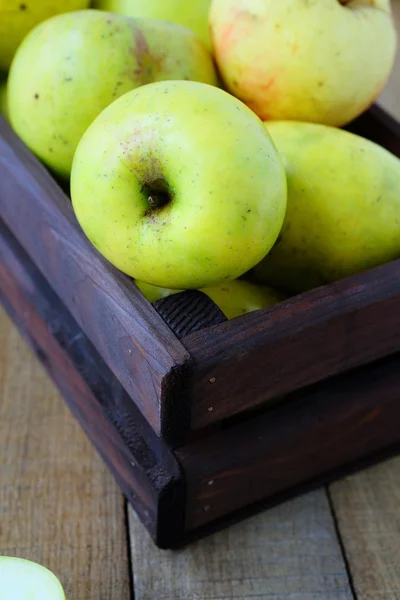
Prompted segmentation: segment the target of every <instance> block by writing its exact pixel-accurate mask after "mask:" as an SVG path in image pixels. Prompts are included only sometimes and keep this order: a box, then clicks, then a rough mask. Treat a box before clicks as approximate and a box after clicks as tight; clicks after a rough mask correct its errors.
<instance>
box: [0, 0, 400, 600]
mask: <svg viewBox="0 0 400 600" xmlns="http://www.w3.org/2000/svg"><path fill="white" fill-rule="evenodd" d="M393 4H394V8H395V11H396V14H397V17H398V22H399V24H400V0H394V3H393ZM381 102H382V104H383V105H384V106H385V107H386V108H388V109H390V110H391V111H392V112H393V113H394V114H396V116H397V117H398V118H399V119H400V53H399V60H398V63H397V66H396V69H395V71H394V74H393V77H392V79H391V82H390V85H389V86H388V88H387V89H386V90H385V92H384V94H383V95H382V100H381ZM0 554H6V555H14V556H20V557H24V558H29V559H31V560H35V561H38V562H40V563H42V564H44V565H46V566H48V567H49V568H50V569H52V570H53V571H54V572H55V573H56V574H57V575H58V576H59V577H60V579H61V581H62V583H63V585H64V587H65V590H66V593H67V598H68V600H133V598H135V599H136V600H153V599H157V600H161V599H162V600H231V599H241V600H250V599H258V600H264V599H265V600H351V599H353V600H354V599H359V600H398V599H400V458H395V459H392V460H390V461H387V462H385V463H382V464H380V465H378V466H375V467H373V468H370V469H368V470H366V471H363V472H360V473H358V474H356V475H353V476H351V477H348V478H346V479H344V480H342V481H339V482H337V483H335V484H333V485H331V486H329V487H328V488H325V489H320V490H318V491H315V492H312V493H309V494H307V495H305V496H302V497H299V498H297V499H295V500H293V501H291V502H288V503H286V504H284V505H282V506H279V507H278V508H276V509H274V510H270V511H267V512H264V513H262V514H260V515H258V516H256V517H254V518H252V519H249V520H247V521H245V522H243V523H241V524H239V525H236V526H234V527H231V528H230V529H227V530H225V531H223V532H220V533H218V534H215V535H213V536H211V537H209V538H207V539H204V540H202V541H199V542H197V543H195V544H194V545H192V546H191V547H189V548H186V549H184V550H181V551H178V552H165V551H159V550H157V549H156V548H154V547H153V545H152V542H151V541H150V539H149V537H148V535H147V533H146V532H145V530H144V528H143V527H142V525H141V524H140V522H139V521H138V519H137V518H136V516H135V515H134V514H133V512H132V511H131V510H130V509H129V508H128V507H127V504H126V502H125V500H124V498H123V497H122V494H121V493H120V491H119V489H118V487H117V486H116V484H115V483H114V480H113V478H112V476H111V475H110V474H109V473H108V471H107V469H106V468H105V467H104V465H103V463H102V462H101V460H100V458H99V457H98V456H97V455H96V453H95V452H94V450H93V449H92V448H91V446H90V444H89V442H88V441H87V440H86V438H85V436H84V434H83V433H82V431H81V429H80V428H79V426H78V425H77V423H76V422H75V421H74V419H73V418H72V416H71V414H70V413H69V411H68V409H67V408H66V406H65V405H64V403H63V401H62V399H61V397H60V395H59V394H58V392H57V390H56V389H55V387H54V386H53V384H52V383H51V382H50V380H49V379H48V378H47V376H46V375H45V373H44V371H43V370H42V368H41V367H40V365H39V364H38V363H37V361H36V359H35V358H34V357H33V355H32V354H31V351H30V350H29V349H28V347H27V346H26V344H25V342H24V341H23V340H22V339H21V338H20V336H19V334H18V333H17V331H16V329H15V328H14V326H13V325H12V324H11V322H10V321H9V320H8V318H7V317H6V315H5V314H4V312H2V311H1V312H0Z"/></svg>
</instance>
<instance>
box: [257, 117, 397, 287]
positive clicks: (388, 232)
mask: <svg viewBox="0 0 400 600" xmlns="http://www.w3.org/2000/svg"><path fill="white" fill-rule="evenodd" d="M266 128H267V129H268V131H269V133H270V134H271V136H272V138H273V140H274V142H275V144H276V146H277V148H278V151H279V152H280V154H281V156H282V157H283V160H284V163H285V167H286V174H287V178H288V208H287V213H286V218H285V222H284V226H283V229H282V232H281V234H280V236H279V238H278V241H277V243H276V244H275V246H274V247H273V249H272V250H271V252H270V253H269V254H268V256H266V257H265V258H264V260H263V261H261V263H260V264H259V265H258V266H257V267H256V269H255V270H254V274H255V277H256V278H257V280H258V281H260V282H262V283H268V284H270V285H275V286H278V287H282V288H284V289H289V290H292V291H302V290H306V289H310V288H313V287H317V286H319V285H322V284H324V283H327V282H330V281H334V280H337V279H341V278H343V277H346V276H348V275H352V274H355V273H358V272H360V271H364V270H366V269H369V268H371V267H375V266H377V265H380V264H382V263H385V262H388V261H391V260H393V259H396V258H399V257H400V160H399V159H398V158H396V157H395V156H393V155H392V154H390V153H389V152H388V151H386V150H385V149H383V148H382V147H380V146H378V145H376V144H374V143H372V142H370V141H369V140H366V139H364V138H362V137H359V136H357V135H354V134H351V133H348V132H347V131H343V130H341V129H335V128H333V127H327V126H324V125H316V124H311V123H296V122H293V121H288V122H268V123H266Z"/></svg>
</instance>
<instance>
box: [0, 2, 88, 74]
mask: <svg viewBox="0 0 400 600" xmlns="http://www.w3.org/2000/svg"><path fill="white" fill-rule="evenodd" d="M89 2H90V0H63V1H62V2H60V1H59V0H0V71H1V70H7V69H8V68H9V66H10V64H11V60H12V57H13V56H14V54H15V51H16V49H17V48H18V46H19V44H20V43H21V42H22V40H23V39H24V37H25V36H26V34H27V33H28V32H29V31H30V30H31V29H33V27H35V25H37V24H38V23H40V22H41V21H44V20H45V19H49V18H50V17H52V16H54V15H58V14H59V13H64V12H69V11H71V10H80V9H83V8H86V7H87V6H88V5H89Z"/></svg>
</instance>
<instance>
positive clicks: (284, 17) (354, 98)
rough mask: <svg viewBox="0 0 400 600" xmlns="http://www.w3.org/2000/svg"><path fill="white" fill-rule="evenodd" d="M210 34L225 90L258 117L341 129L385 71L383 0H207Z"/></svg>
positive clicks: (386, 1)
mask: <svg viewBox="0 0 400 600" xmlns="http://www.w3.org/2000/svg"><path fill="white" fill-rule="evenodd" d="M210 22H211V33H212V38H213V43H214V48H215V56H216V60H217V64H218V66H219V69H220V71H221V74H222V77H223V79H224V82H225V85H226V88H227V89H228V90H229V91H230V92H231V93H233V94H234V95H235V96H237V97H238V98H240V99H241V100H243V102H245V103H246V104H247V105H248V106H250V108H252V109H253V110H254V111H255V112H256V113H257V114H258V115H259V116H260V117H261V118H262V119H263V120H267V119H271V120H298V121H311V122H316V123H323V124H326V125H335V126H341V125H344V124H345V123H348V122H349V121H351V120H352V119H354V118H355V117H356V116H357V115H359V114H360V113H361V112H363V111H364V110H365V109H366V108H367V107H368V106H369V105H370V104H371V103H372V102H373V100H374V99H375V98H376V97H377V96H378V94H379V93H380V91H381V90H382V88H383V87H384V85H385V83H386V81H387V79H388V76H389V74H390V71H391V68H392V65H393V61H394V57H395V49H396V33H395V28H394V24H393V19H392V15H391V7H390V0H312V1H311V0H309V1H307V2H306V1H305V0H246V1H245V2H244V1H243V0H213V3H212V6H211V14H210Z"/></svg>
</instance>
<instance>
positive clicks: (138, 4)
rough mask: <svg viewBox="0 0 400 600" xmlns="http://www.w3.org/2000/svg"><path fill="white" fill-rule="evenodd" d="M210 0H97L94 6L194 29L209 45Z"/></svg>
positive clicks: (209, 45) (208, 45) (129, 15)
mask: <svg viewBox="0 0 400 600" xmlns="http://www.w3.org/2000/svg"><path fill="white" fill-rule="evenodd" d="M210 5H211V0H97V2H96V3H95V6H96V8H100V9H101V10H108V11H110V12H115V13H118V14H120V15H126V16H128V17H135V18H146V19H161V20H163V21H170V22H171V23H177V24H178V25H183V26H184V27H188V28H189V29H191V30H192V31H194V32H195V33H196V34H197V35H198V36H199V38H200V39H201V40H202V42H204V44H205V45H206V46H207V48H210V47H211V42H210V34H209V30H208V13H209V10H210Z"/></svg>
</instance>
